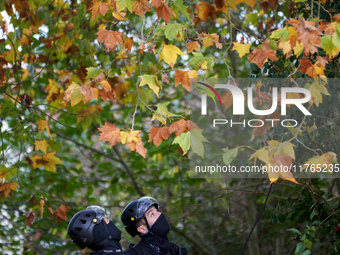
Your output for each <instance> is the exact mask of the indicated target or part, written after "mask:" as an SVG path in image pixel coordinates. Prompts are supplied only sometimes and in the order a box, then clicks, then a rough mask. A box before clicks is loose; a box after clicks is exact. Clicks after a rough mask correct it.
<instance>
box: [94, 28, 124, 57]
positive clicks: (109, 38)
mask: <svg viewBox="0 0 340 255" xmlns="http://www.w3.org/2000/svg"><path fill="white" fill-rule="evenodd" d="M96 35H98V38H97V40H98V43H102V42H103V41H105V43H104V46H105V49H106V52H109V51H112V52H113V50H114V49H115V48H116V46H117V43H120V44H121V45H123V40H122V33H119V32H117V31H109V30H106V29H105V28H102V29H101V30H100V31H99V32H98V33H96Z"/></svg>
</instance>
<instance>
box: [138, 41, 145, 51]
mask: <svg viewBox="0 0 340 255" xmlns="http://www.w3.org/2000/svg"><path fill="white" fill-rule="evenodd" d="M137 50H138V54H143V51H144V50H145V46H144V41H142V42H141V43H140V45H139V46H138V48H137Z"/></svg>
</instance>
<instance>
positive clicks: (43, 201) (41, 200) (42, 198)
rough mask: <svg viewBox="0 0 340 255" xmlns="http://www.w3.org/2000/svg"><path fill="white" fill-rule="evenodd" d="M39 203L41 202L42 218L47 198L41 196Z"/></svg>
mask: <svg viewBox="0 0 340 255" xmlns="http://www.w3.org/2000/svg"><path fill="white" fill-rule="evenodd" d="M39 204H40V217H41V218H42V216H43V214H44V205H45V200H44V197H43V196H41V199H40V202H39Z"/></svg>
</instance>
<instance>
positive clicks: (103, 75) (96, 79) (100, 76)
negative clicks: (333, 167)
mask: <svg viewBox="0 0 340 255" xmlns="http://www.w3.org/2000/svg"><path fill="white" fill-rule="evenodd" d="M94 80H95V81H96V82H102V81H104V80H105V74H104V73H100V74H99V75H98V76H97V77H96V78H95V79H94Z"/></svg>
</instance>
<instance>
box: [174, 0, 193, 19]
mask: <svg viewBox="0 0 340 255" xmlns="http://www.w3.org/2000/svg"><path fill="white" fill-rule="evenodd" d="M174 5H177V7H178V8H179V10H180V11H181V13H183V15H184V16H185V17H186V18H187V19H188V20H190V21H191V18H190V16H189V13H188V12H187V11H186V10H187V8H188V7H187V6H185V5H184V4H183V0H177V1H176V2H175V3H174Z"/></svg>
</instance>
